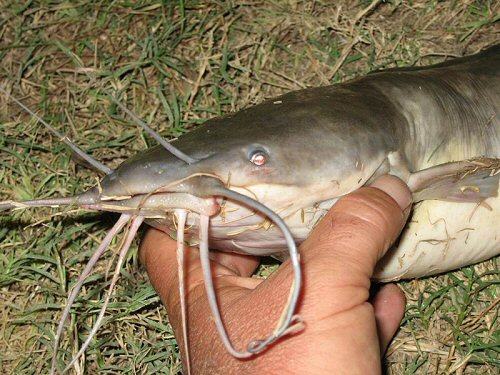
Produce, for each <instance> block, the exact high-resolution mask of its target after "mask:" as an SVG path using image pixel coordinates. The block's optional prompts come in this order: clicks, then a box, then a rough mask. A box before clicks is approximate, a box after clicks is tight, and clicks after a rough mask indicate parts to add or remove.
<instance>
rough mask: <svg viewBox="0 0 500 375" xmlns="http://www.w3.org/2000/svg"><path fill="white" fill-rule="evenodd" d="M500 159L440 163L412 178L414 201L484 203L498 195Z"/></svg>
mask: <svg viewBox="0 0 500 375" xmlns="http://www.w3.org/2000/svg"><path fill="white" fill-rule="evenodd" d="M499 183H500V159H493V158H477V159H471V160H465V161H458V162H451V163H445V164H440V165H437V166H434V167H431V168H427V169H423V170H421V171H418V172H416V173H413V174H411V175H410V177H409V179H408V186H409V187H410V189H411V191H413V198H414V201H415V202H418V201H422V200H428V199H434V200H444V201H451V202H481V201H483V200H485V199H486V198H490V197H496V196H498V186H499Z"/></svg>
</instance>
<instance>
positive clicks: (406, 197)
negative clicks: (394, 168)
mask: <svg viewBox="0 0 500 375" xmlns="http://www.w3.org/2000/svg"><path fill="white" fill-rule="evenodd" d="M370 186H371V187H374V188H377V189H380V190H382V191H383V192H385V193H386V194H388V195H389V196H390V197H391V198H392V199H394V200H395V201H396V203H397V204H398V205H399V207H401V209H402V210H403V212H404V213H405V214H406V213H407V211H409V210H410V206H411V203H412V196H411V191H410V189H409V188H408V185H406V184H405V183H404V182H403V180H401V179H400V178H398V177H395V176H390V175H384V176H380V177H379V178H377V179H376V180H375V181H374V182H373V183H372V184H371V185H370Z"/></svg>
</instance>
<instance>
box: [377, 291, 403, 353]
mask: <svg viewBox="0 0 500 375" xmlns="http://www.w3.org/2000/svg"><path fill="white" fill-rule="evenodd" d="M372 305H373V308H374V310H375V320H376V322H377V331H378V337H379V343H380V354H381V355H383V354H384V353H385V351H386V350H387V347H388V346H389V343H390V342H391V340H392V338H393V337H394V335H395V334H396V331H397V330H398V328H399V325H400V323H401V319H403V316H404V313H405V305H406V298H405V295H404V293H403V292H402V290H401V289H399V287H398V286H397V285H395V284H388V285H385V286H384V287H383V288H382V289H381V290H380V291H379V292H378V293H377V295H376V296H375V298H374V299H373V301H372Z"/></svg>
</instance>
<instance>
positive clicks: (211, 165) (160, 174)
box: [100, 88, 383, 211]
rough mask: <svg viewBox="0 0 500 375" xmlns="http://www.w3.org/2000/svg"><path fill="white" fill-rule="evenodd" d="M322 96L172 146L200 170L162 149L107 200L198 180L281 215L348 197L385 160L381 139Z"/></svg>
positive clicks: (133, 168)
mask: <svg viewBox="0 0 500 375" xmlns="http://www.w3.org/2000/svg"><path fill="white" fill-rule="evenodd" d="M321 89H323V90H324V88H321ZM317 91H318V89H311V90H302V91H299V92H293V93H289V94H286V95H284V96H282V97H279V98H276V99H273V100H269V101H266V102H264V103H261V104H259V105H256V106H253V107H250V108H247V109H245V110H242V111H239V112H237V113H233V114H229V115H226V116H224V117H220V118H215V119H212V120H209V121H207V122H206V123H205V124H204V125H202V126H200V127H198V128H197V129H195V130H193V131H191V132H189V133H187V134H185V135H183V136H181V137H180V138H179V139H177V140H175V141H173V142H172V143H173V144H174V145H175V147H177V148H178V149H180V150H182V151H183V152H184V153H185V154H187V155H189V156H191V157H192V158H194V159H196V160H197V161H196V162H194V163H191V164H187V163H185V162H184V161H182V160H180V159H178V158H176V157H175V156H173V155H172V154H171V153H169V152H168V151H167V150H165V149H164V148H163V147H161V146H157V147H153V148H151V149H149V150H146V151H144V152H142V153H140V154H138V155H136V156H135V157H132V158H130V159H129V160H127V161H126V162H124V163H123V164H122V165H121V166H120V167H119V168H117V169H116V170H115V171H114V172H113V173H111V174H110V175H108V176H106V177H105V178H104V179H103V180H102V181H101V184H100V187H101V189H102V197H103V198H105V199H111V198H112V197H134V196H137V195H140V194H148V193H151V192H160V191H162V192H164V191H167V190H168V188H169V187H170V188H171V187H172V186H173V185H175V184H177V183H180V182H182V181H186V180H188V179H191V178H194V177H197V179H196V181H198V183H201V181H202V180H204V179H213V180H218V182H219V184H222V185H223V186H225V187H227V188H229V189H233V190H236V191H239V192H241V193H242V194H245V195H248V196H250V197H252V198H254V199H257V200H258V201H260V202H261V203H263V204H265V205H266V206H268V207H270V208H271V209H273V210H275V211H281V210H284V209H287V207H290V209H294V210H296V209H297V208H298V207H305V206H310V205H312V204H314V203H315V202H320V201H322V200H325V199H329V198H332V197H338V196H341V195H344V194H346V193H348V192H350V191H352V190H354V189H356V188H358V187H359V186H362V185H363V184H364V183H365V182H366V181H367V180H368V179H369V178H370V177H371V175H372V174H373V172H374V170H376V168H377V167H378V165H379V164H380V160H381V158H382V157H383V152H378V151H377V152H378V155H375V157H374V152H373V150H374V149H376V148H377V146H378V144H374V139H375V138H376V137H371V136H370V134H367V133H366V132H359V131H358V128H359V127H357V126H355V125H356V124H353V123H352V121H353V120H352V119H353V118H354V119H356V118H357V116H353V115H352V114H351V113H346V109H345V108H346V107H348V106H345V105H344V104H345V103H339V105H337V106H335V105H332V102H331V100H326V99H329V98H328V95H325V93H318V92H317ZM320 94H323V95H320ZM326 94H328V92H327V93H326ZM325 96H326V99H325ZM318 98H323V99H321V100H319V99H318ZM351 111H356V109H351ZM332 119H336V121H337V124H332ZM375 143H376V142H375ZM379 149H380V147H379ZM194 181H195V180H192V181H191V182H190V186H189V189H190V190H189V191H187V190H186V191H185V192H187V193H189V194H192V195H194V196H197V197H207V196H209V195H210V191H209V189H208V190H207V186H206V183H205V185H203V184H201V185H200V186H198V187H197V186H196V183H194Z"/></svg>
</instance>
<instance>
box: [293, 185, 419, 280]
mask: <svg viewBox="0 0 500 375" xmlns="http://www.w3.org/2000/svg"><path fill="white" fill-rule="evenodd" d="M410 203H411V193H410V191H409V189H408V187H407V186H406V184H404V182H403V181H401V180H400V179H399V178H397V177H394V176H383V177H382V178H380V179H378V180H377V181H376V182H375V183H374V185H373V186H372V187H365V188H361V189H359V190H357V191H355V192H353V193H350V194H348V195H347V196H345V197H343V198H341V199H340V200H339V201H338V202H337V203H336V204H335V205H334V206H333V208H332V209H331V210H330V211H329V213H328V214H327V215H326V216H325V217H324V218H323V220H322V221H321V222H320V223H319V224H318V226H317V227H316V229H315V230H314V231H313V233H312V234H311V236H310V237H309V239H308V240H306V241H305V242H304V244H303V246H302V248H301V250H302V251H301V253H302V259H303V262H304V263H306V264H307V263H310V262H312V263H314V264H317V267H316V266H315V267H312V266H310V267H311V268H314V269H315V270H317V273H318V277H323V278H324V277H329V278H330V280H329V281H330V282H331V283H333V284H330V285H335V283H339V284H345V283H347V282H348V281H349V280H351V281H353V280H361V279H360V277H362V278H363V280H364V281H365V282H369V279H370V277H371V276H372V273H373V269H374V267H375V264H376V263H377V261H378V260H379V259H380V258H381V257H382V256H383V255H384V254H385V252H386V251H387V250H388V248H389V247H390V245H391V244H392V243H393V242H394V241H395V240H396V238H397V237H398V236H399V234H400V233H401V230H402V228H403V227H404V225H405V222H406V219H407V216H408V215H407V211H408V209H407V207H408V206H409V205H410ZM321 274H322V275H321ZM320 275H321V276H320Z"/></svg>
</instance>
